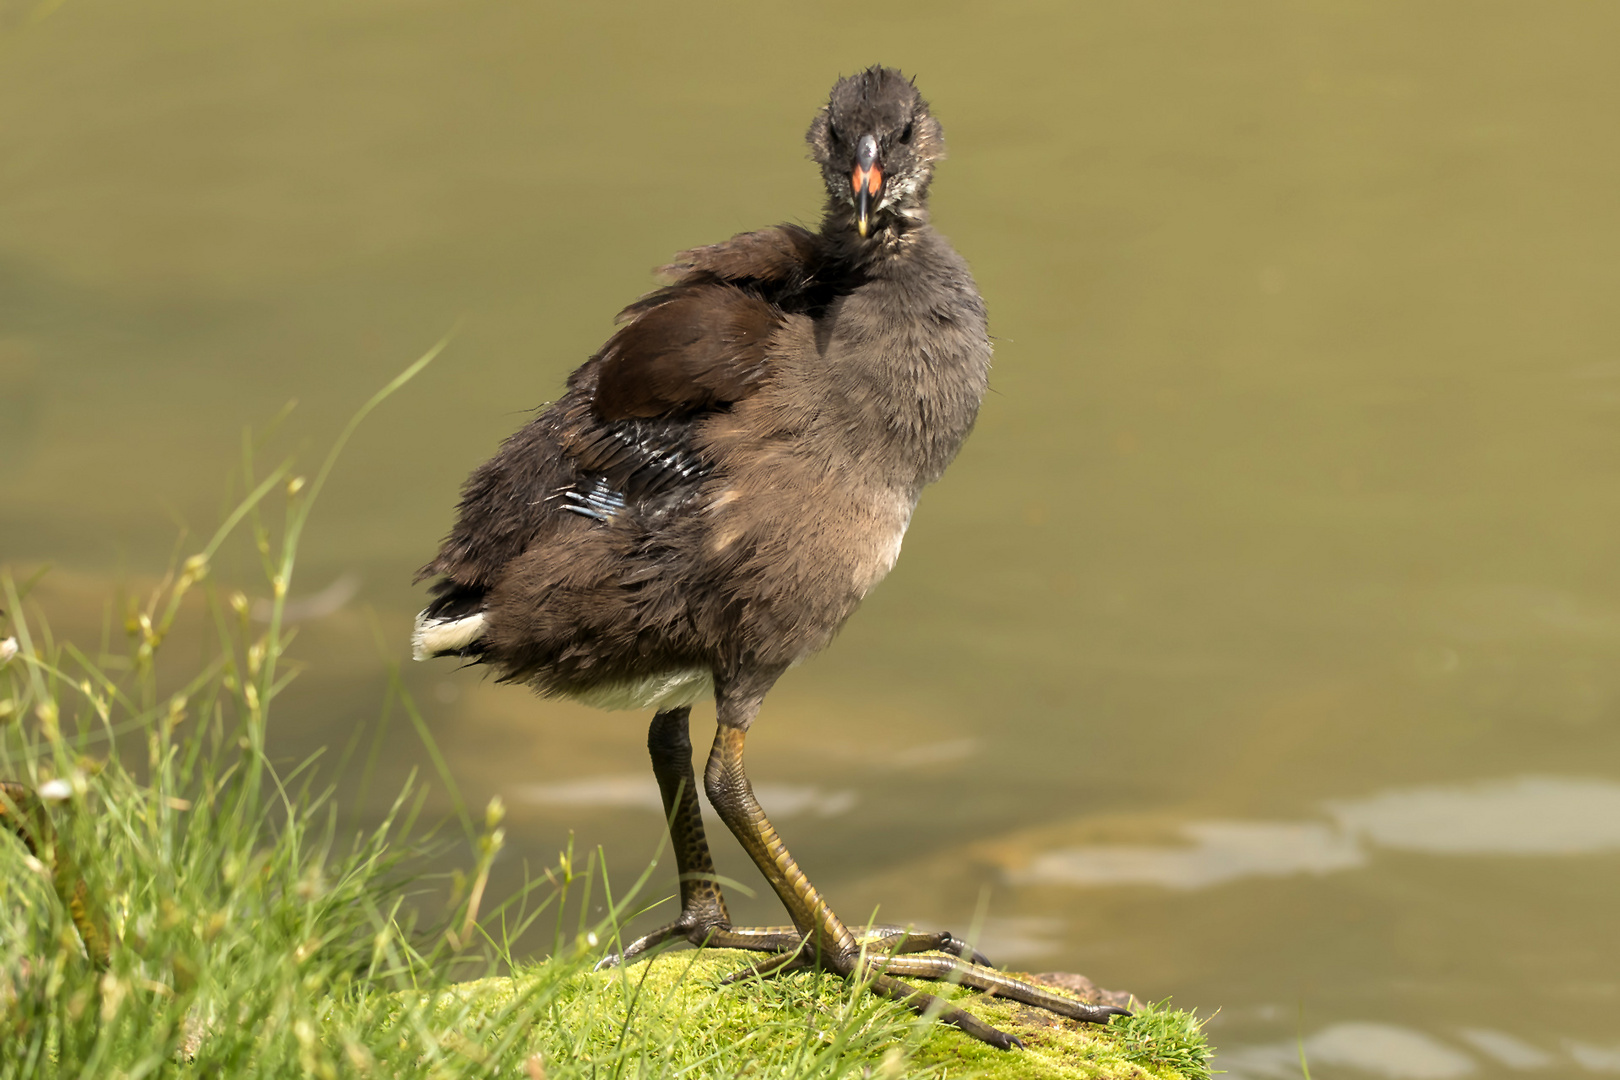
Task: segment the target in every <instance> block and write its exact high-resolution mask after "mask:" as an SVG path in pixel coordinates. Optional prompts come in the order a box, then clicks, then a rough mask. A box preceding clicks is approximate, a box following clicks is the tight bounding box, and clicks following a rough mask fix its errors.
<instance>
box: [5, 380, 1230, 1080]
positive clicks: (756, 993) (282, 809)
mask: <svg viewBox="0 0 1620 1080" xmlns="http://www.w3.org/2000/svg"><path fill="white" fill-rule="evenodd" d="M437 351H438V350H437V349H435V350H434V353H436V352H437ZM432 357H433V353H430V354H428V355H427V356H425V357H423V358H422V359H421V360H419V361H418V362H417V363H416V364H413V365H412V366H411V367H410V368H409V369H407V370H406V371H405V372H404V373H402V374H401V376H400V377H399V378H397V379H396V380H394V382H392V383H390V384H389V386H388V387H385V388H384V389H383V390H382V391H380V392H379V393H378V394H377V395H376V396H375V397H373V398H372V400H371V401H369V402H368V403H367V404H366V405H365V406H364V408H362V409H361V410H360V412H359V413H358V414H357V415H356V417H355V418H354V420H353V421H352V422H351V423H350V425H349V426H348V427H347V428H346V429H345V430H344V433H343V435H342V436H341V437H340V439H339V441H338V445H337V446H336V447H334V449H333V451H332V453H331V454H330V455H329V456H328V457H327V458H326V459H325V461H324V463H323V464H322V466H321V467H320V469H319V470H318V471H317V473H316V474H315V476H314V478H313V480H311V481H306V480H304V479H303V478H301V477H299V476H297V475H296V474H295V473H294V470H293V465H292V463H291V462H284V463H282V464H280V465H278V466H276V467H274V468H272V469H270V470H269V471H268V472H266V473H265V474H263V475H259V474H258V473H257V472H256V471H255V466H254V456H255V454H256V453H257V452H258V449H259V447H258V444H256V443H255V442H253V440H251V439H250V440H247V442H246V443H245V447H246V452H245V454H244V473H243V478H244V483H243V488H242V490H244V491H245V492H246V494H245V495H244V496H243V497H242V498H241V500H240V501H239V502H238V503H237V504H236V505H235V507H234V509H232V510H231V512H230V513H229V514H228V515H227V516H226V519H225V522H224V524H223V525H222V526H221V527H220V529H219V530H218V532H216V534H215V535H214V536H212V537H211V538H210V539H209V540H208V542H207V543H205V544H203V545H201V546H200V547H199V548H197V550H196V551H195V553H194V554H193V555H191V556H190V557H189V558H186V559H184V560H178V559H177V561H176V565H175V567H174V569H173V570H172V572H171V573H170V574H169V575H168V576H167V577H166V578H165V579H164V580H163V581H162V582H160V583H159V584H158V585H157V586H156V587H155V588H154V589H153V590H152V591H151V592H150V593H149V594H148V595H147V596H145V597H144V598H142V599H141V600H139V601H134V600H131V601H128V602H127V603H126V604H125V605H124V607H123V608H122V609H121V610H119V611H117V612H116V616H115V618H114V619H113V620H111V623H110V626H109V630H108V631H107V632H106V633H105V634H104V636H103V640H102V641H100V642H98V643H96V644H95V645H94V646H93V647H81V646H79V645H76V644H74V643H69V642H59V641H56V640H55V639H54V638H53V637H52V636H51V634H50V632H49V630H48V628H47V626H46V624H45V623H44V621H43V620H42V619H41V618H40V617H39V616H38V613H37V612H35V611H33V610H32V608H31V606H30V605H29V603H28V602H27V592H28V588H29V583H28V582H18V581H16V580H13V579H12V578H10V577H7V576H5V575H3V574H0V590H3V601H0V606H3V608H4V609H5V611H6V612H7V613H9V614H8V616H7V617H6V618H7V619H8V622H7V623H5V624H0V639H3V640H4V641H6V642H8V645H7V647H6V648H4V649H0V779H6V780H12V781H17V782H18V783H20V784H23V785H26V787H27V789H31V790H32V791H34V792H38V793H39V794H40V796H41V797H42V799H43V801H41V802H38V803H36V802H34V801H33V798H32V796H31V795H26V794H24V789H20V788H19V789H11V790H12V791H13V792H14V793H15V794H17V796H18V798H16V799H13V800H11V801H9V802H8V801H5V800H0V811H3V812H4V820H5V821H6V823H8V824H11V825H13V826H15V827H16V829H17V830H18V831H19V833H20V834H25V835H26V836H27V837H28V839H29V840H30V841H31V842H32V849H30V848H28V847H25V846H24V845H23V844H20V843H13V842H11V841H10V840H8V839H7V838H6V837H5V836H3V835H0V1080H23V1078H34V1077H86V1078H89V1077H96V1078H101V1077H123V1078H129V1080H137V1078H141V1077H147V1076H165V1077H210V1078H212V1077H222V1078H223V1077H236V1076H244V1075H250V1074H251V1075H255V1076H289V1077H309V1076H313V1077H321V1078H335V1077H351V1076H352V1077H370V1076H383V1077H417V1076H421V1077H434V1078H454V1077H490V1076H512V1077H520V1078H524V1077H526V1078H529V1080H535V1078H539V1077H553V1078H556V1077H575V1076H579V1077H584V1076H590V1077H621V1076H624V1077H631V1076H633V1077H709V1076H712V1077H737V1076H771V1077H784V1078H799V1077H806V1078H808V1077H817V1078H823V1077H824V1078H829V1080H837V1078H842V1077H867V1076H926V1077H941V1078H943V1077H947V1076H948V1077H959V1076H967V1075H985V1076H997V1077H1000V1076H1014V1075H1016V1076H1054V1077H1056V1076H1064V1077H1067V1076H1077V1077H1078V1076H1087V1077H1091V1076H1110V1077H1113V1076H1120V1077H1124V1076H1154V1077H1164V1078H1169V1077H1173V1076H1180V1077H1189V1078H1192V1077H1207V1075H1208V1067H1207V1057H1208V1055H1207V1051H1206V1050H1205V1049H1204V1044H1203V1040H1202V1035H1201V1034H1200V1033H1199V1032H1198V1030H1197V1022H1196V1021H1195V1020H1194V1019H1193V1018H1192V1017H1190V1016H1189V1015H1188V1014H1185V1013H1176V1012H1171V1011H1167V1010H1161V1009H1148V1010H1143V1011H1142V1012H1140V1013H1139V1014H1138V1015H1137V1016H1135V1017H1133V1018H1131V1019H1129V1020H1126V1021H1116V1022H1115V1023H1114V1024H1112V1025H1111V1026H1110V1027H1109V1028H1107V1029H1106V1030H1105V1029H1097V1028H1086V1027H1084V1026H1082V1025H1074V1024H1069V1023H1067V1022H1052V1020H1051V1018H1049V1017H1044V1016H1042V1017H1035V1018H1033V1019H1031V1017H1028V1016H1024V1015H1023V1014H1026V1013H1030V1012H1031V1010H1027V1009H1023V1010H1021V1007H1018V1006H1014V1005H1011V1004H1009V1003H1007V1002H1004V1001H999V1000H987V999H975V1001H974V1003H973V1005H972V1007H973V1008H974V1009H975V1010H976V1011H979V1012H981V1013H982V1014H983V1015H985V1016H986V1017H987V1018H989V1019H990V1020H991V1021H992V1022H995V1023H1000V1024H1004V1025H1007V1026H1010V1027H1012V1028H1014V1029H1016V1030H1018V1031H1019V1032H1020V1033H1021V1034H1022V1035H1023V1037H1024V1038H1025V1040H1026V1042H1027V1043H1028V1044H1029V1045H1030V1049H1029V1050H1028V1051H1027V1052H1025V1053H1023V1054H1004V1053H1000V1052H997V1051H992V1050H989V1049H988V1048H986V1047H983V1046H980V1045H979V1044H976V1043H974V1042H972V1041H971V1040H969V1039H967V1038H966V1037H964V1036H962V1035H961V1034H959V1033H957V1032H955V1031H953V1030H951V1029H946V1028H941V1027H939V1026H937V1025H934V1024H932V1023H930V1022H927V1021H922V1020H919V1019H917V1018H915V1017H913V1016H912V1015H911V1014H910V1013H909V1012H908V1011H907V1010H905V1009H904V1008H902V1007H900V1006H898V1005H896V1004H894V1003H893V1002H889V1001H884V1000H880V999H878V998H876V997H874V996H872V995H870V994H867V993H864V992H862V990H861V989H860V988H859V987H858V986H853V985H850V984H848V983H846V982H844V981H843V980H841V979H837V978H833V977H827V976H820V975H815V974H798V975H792V976H788V977H785V978H781V979H777V980H773V981H769V982H765V983H755V984H748V985H744V986H722V985H721V982H720V980H721V978H722V977H723V976H724V975H725V974H727V973H729V972H730V971H732V970H735V969H736V968H737V967H739V966H741V963H740V961H739V959H738V958H737V957H736V956H735V955H727V954H725V953H721V952H682V953H671V954H665V955H663V956H661V957H659V958H657V959H655V960H653V961H651V962H649V963H646V964H640V965H635V966H632V967H630V968H627V969H618V970H613V971H608V972H603V973H595V972H593V971H592V970H591V968H592V965H593V963H594V962H595V960H596V959H598V958H599V957H600V955H601V954H602V952H603V951H604V949H605V948H606V947H607V945H608V943H609V942H611V941H613V940H615V939H616V933H617V922H618V920H619V919H620V918H621V917H622V916H623V915H625V914H626V912H627V910H628V908H627V905H628V904H629V903H631V902H632V900H633V898H634V896H635V893H636V891H637V890H636V889H632V890H630V893H629V896H628V897H624V898H619V899H618V900H617V902H616V903H614V904H610V905H608V915H607V917H606V918H605V919H603V920H602V921H600V922H596V923H593V924H587V923H586V922H585V921H584V917H583V915H577V916H575V917H574V918H573V920H572V922H571V924H568V923H565V916H564V912H565V909H567V910H571V911H574V912H581V913H582V912H584V911H587V910H589V908H590V904H589V895H590V892H591V891H592V890H593V889H596V888H603V889H605V888H606V884H607V883H606V882H605V880H598V875H597V874H596V872H595V867H596V866H597V865H598V864H597V863H596V860H594V859H585V860H583V861H582V862H581V861H577V860H576V859H575V858H574V857H573V855H572V853H564V854H563V855H562V856H560V858H559V860H558V863H557V865H555V866H553V867H551V868H550V869H549V870H548V871H547V872H546V873H545V875H544V876H542V877H541V878H540V879H539V880H537V881H536V882H534V883H533V884H531V885H530V886H529V887H528V888H526V889H524V890H522V891H521V892H519V893H518V894H517V895H514V896H512V897H508V898H504V899H502V900H501V901H500V902H495V901H494V899H493V898H491V897H489V896H487V895H486V894H485V885H486V883H487V881H488V873H489V869H490V866H491V864H492V862H493V861H494V859H495V857H496V855H497V853H498V852H499V850H500V848H501V843H502V832H501V816H502V812H501V807H500V805H499V803H498V802H497V803H492V804H491V805H490V806H489V807H488V808H487V809H486V811H485V813H484V815H483V820H482V821H481V822H479V821H475V820H474V819H473V815H471V814H469V813H467V812H466V811H465V810H464V809H460V810H458V814H457V819H458V821H459V822H460V825H461V828H462V830H463V832H464V834H465V837H464V839H465V843H466V850H467V852H468V854H467V856H466V858H467V860H468V862H469V865H467V866H466V867H465V869H464V872H462V873H458V874H457V875H456V876H455V885H454V887H453V888H452V889H451V890H450V899H449V902H448V904H447V905H445V906H443V909H442V911H441V912H440V914H438V915H437V916H436V917H434V918H428V917H427V916H425V915H423V914H422V912H423V911H425V910H427V909H429V908H433V909H435V910H438V907H439V905H438V902H437V899H436V898H435V899H428V898H427V894H428V891H429V890H428V889H427V884H426V883H424V882H423V880H422V879H421V877H420V876H419V875H420V873H421V871H420V867H421V865H422V860H423V856H424V855H425V854H426V853H427V852H428V851H429V850H430V849H432V848H433V847H434V845H435V844H436V843H437V844H438V847H439V848H440V849H441V853H442V849H443V848H445V847H447V846H449V844H448V842H447V841H443V840H438V841H436V840H435V839H434V838H435V835H436V834H435V832H434V831H433V830H432V829H428V828H424V827H423V825H422V823H421V822H420V820H419V812H420V808H421V806H422V796H423V791H422V789H421V788H420V786H418V785H415V784H412V785H408V786H407V787H406V789H405V790H403V791H401V792H400V793H399V795H398V797H397V799H395V801H394V803H393V807H392V810H391V811H390V812H389V813H388V814H387V815H386V817H385V819H384V820H383V821H382V822H381V823H380V824H378V825H376V826H375V827H373V828H370V829H368V830H366V831H363V832H354V831H353V830H351V829H346V828H344V827H343V826H342V825H341V824H340V823H341V822H342V821H343V820H344V818H343V815H342V814H340V813H339V807H338V805H337V793H335V792H333V791H332V790H330V789H329V788H327V787H324V786H322V782H321V781H320V780H319V778H318V773H317V770H316V759H315V758H311V759H310V760H308V761H305V762H302V763H300V764H298V765H296V766H294V767H292V768H288V769H278V768H276V767H273V766H272V764H271V762H270V761H268V760H267V759H266V757H265V754H264V746H265V732H266V729H267V727H268V725H269V724H270V723H271V722H272V716H273V715H274V713H275V710H276V702H277V699H278V697H279V696H280V695H281V693H282V692H283V691H284V690H285V688H286V686H287V684H288V682H289V681H290V680H291V679H292V678H293V677H294V674H295V669H294V667H293V666H292V665H291V664H290V662H289V661H288V659H287V649H288V646H289V644H290V642H291V636H292V635H291V631H290V629H289V628H287V627H286V626H284V624H283V619H282V613H283V611H282V609H283V604H284V601H285V598H286V596H287V595H288V591H289V587H290V584H291V582H292V579H293V574H294V570H295V567H296V560H297V550H298V543H299V539H300V537H301V535H302V532H303V529H304V525H305V522H306V521H307V519H308V515H309V510H310V507H311V506H312V505H313V502H314V499H315V497H316V496H317V495H318V493H319V491H320V489H321V487H322V486H323V484H324V482H325V480H326V477H327V476H328V475H329V474H330V472H331V470H332V468H333V466H334V464H335V462H336V460H337V454H338V451H339V450H340V449H341V447H342V444H343V442H344V441H346V440H347V438H348V437H349V435H350V434H351V433H352V432H353V430H354V429H355V427H356V425H358V423H359V422H360V420H361V419H362V418H363V417H364V416H365V414H366V413H368V412H369V411H370V410H371V409H373V408H375V407H376V406H377V405H379V404H380V403H381V402H382V401H383V400H384V399H385V398H386V397H387V396H388V395H389V394H390V393H392V392H393V391H394V390H396V389H397V388H398V387H399V386H401V385H403V384H404V382H405V381H407V380H408V379H409V378H410V377H411V376H412V375H414V374H415V373H416V371H418V370H420V368H421V367H422V366H424V365H425V364H426V363H428V362H429V361H430V360H431V359H432ZM272 522H274V523H275V524H272ZM230 545H240V546H242V547H244V548H245V549H247V550H248V551H250V552H251V553H252V555H253V556H254V557H255V558H256V559H257V561H258V562H259V563H260V565H261V566H262V569H263V574H264V579H265V589H266V591H268V593H269V595H270V597H271V601H272V602H271V607H270V614H269V618H268V621H267V622H259V621H255V620H254V619H253V618H252V617H250V611H251V605H250V603H249V602H248V599H247V597H246V596H245V594H244V593H243V592H242V591H240V590H237V589H234V588H230V587H228V586H225V585H222V584H220V583H219V582H217V581H216V580H215V577H214V574H213V572H212V571H213V567H214V566H215V564H216V563H217V562H218V561H219V558H220V555H221V552H222V551H225V550H227V549H228V547H229V546H230ZM188 619H194V620H201V621H204V622H206V623H207V624H208V625H209V627H210V628H211V635H210V637H211V640H212V642H213V645H212V650H211V655H210V656H209V657H208V658H207V659H205V660H204V661H203V662H201V663H200V664H199V663H197V662H196V661H195V660H192V661H190V662H189V663H188V664H187V665H186V666H185V667H184V669H183V670H179V671H173V670H169V668H168V667H167V666H165V662H166V661H167V657H166V655H165V652H164V642H165V640H166V639H167V638H168V637H169V636H170V634H171V633H172V632H173V631H174V630H175V629H176V627H177V626H178V625H179V623H180V622H181V621H182V620H188ZM392 697H393V699H394V701H395V702H396V703H397V704H398V706H400V707H402V708H403V709H404V710H405V711H406V712H407V713H408V714H410V715H411V716H412V717H413V718H414V719H416V720H417V721H418V723H417V727H418V730H419V731H423V732H424V738H425V737H426V736H425V728H423V726H422V725H421V724H420V722H419V720H420V718H419V717H416V716H415V713H414V709H413V706H412V705H411V703H410V700H409V698H408V697H407V696H405V695H404V694H403V691H402V690H400V688H399V687H398V684H397V682H396V684H395V688H394V692H393V694H392ZM385 708H386V706H385ZM358 746H359V740H358V739H356V740H354V741H353V742H351V744H350V746H349V750H348V753H353V752H355V751H356V748H357V747H358ZM428 750H429V753H430V756H436V755H435V754H434V751H433V749H432V747H431V745H430V746H429V747H428ZM450 831H452V832H453V831H454V828H453V827H452V828H451V830H450ZM641 884H642V883H641V882H638V883H637V888H639V887H640V885H641ZM538 920H546V923H545V925H549V926H550V927H551V929H552V931H553V948H552V954H551V956H550V957H549V958H548V959H546V960H544V961H543V962H541V963H538V964H524V963H520V962H519V961H518V960H517V958H515V957H514V956H512V955H511V953H510V950H509V948H508V945H507V943H508V942H509V941H510V940H512V939H514V938H516V937H517V936H518V935H519V934H520V933H522V932H524V931H525V930H526V929H528V928H529V927H530V926H532V925H534V924H535V923H536V922H537V921H538ZM1043 1070H1044V1071H1043ZM1054 1070H1056V1071H1054Z"/></svg>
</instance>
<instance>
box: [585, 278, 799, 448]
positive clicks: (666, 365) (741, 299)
mask: <svg viewBox="0 0 1620 1080" xmlns="http://www.w3.org/2000/svg"><path fill="white" fill-rule="evenodd" d="M659 294H662V295H659ZM659 294H655V295H658V303H657V304H655V305H651V306H648V307H646V308H644V309H643V310H641V311H640V312H639V313H638V314H636V315H635V317H634V318H633V319H632V320H631V321H630V322H628V323H627V324H625V325H624V326H623V327H621V328H620V329H619V331H618V333H616V334H614V335H613V336H612V337H611V338H609V339H608V343H607V344H606V345H605V346H603V348H602V351H601V353H600V354H598V368H597V376H596V397H595V406H596V415H597V417H598V418H600V419H602V420H608V421H611V420H627V419H630V418H632V417H652V416H666V415H669V414H672V413H691V412H696V411H699V410H703V409H713V408H717V407H720V406H723V405H727V404H730V403H732V402H735V401H740V400H742V399H743V398H745V397H747V396H748V395H749V394H751V393H753V392H754V390H755V389H756V388H757V387H758V386H759V384H760V382H761V380H762V379H763V378H764V377H765V374H766V363H765V352H766V347H767V346H768V345H769V343H770V340H771V335H772V334H774V333H775V332H776V328H777V327H778V326H779V325H780V324H781V321H782V309H781V308H778V307H777V306H776V305H774V304H772V303H770V302H769V301H767V300H764V299H762V298H761V297H759V296H758V295H757V294H755V293H752V292H749V291H747V290H744V289H741V288H738V287H736V286H734V285H719V284H712V285H710V284H704V285H675V286H671V287H669V288H667V289H661V290H659ZM649 299H651V298H649Z"/></svg>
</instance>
